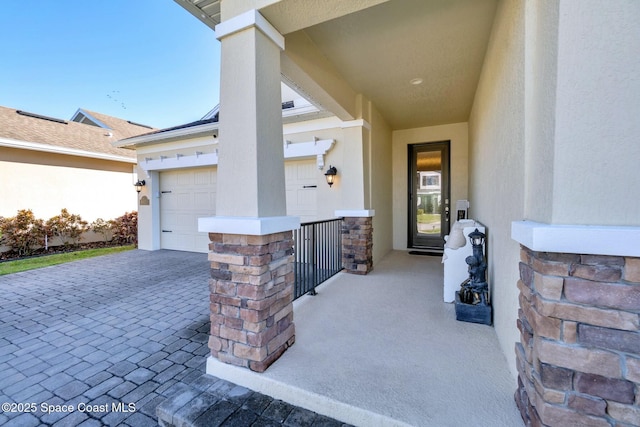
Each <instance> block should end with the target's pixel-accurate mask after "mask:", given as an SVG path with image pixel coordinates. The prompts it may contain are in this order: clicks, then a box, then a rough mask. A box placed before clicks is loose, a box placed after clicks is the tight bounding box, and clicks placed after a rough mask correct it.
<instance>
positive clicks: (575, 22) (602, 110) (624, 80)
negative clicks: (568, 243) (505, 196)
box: [553, 0, 640, 226]
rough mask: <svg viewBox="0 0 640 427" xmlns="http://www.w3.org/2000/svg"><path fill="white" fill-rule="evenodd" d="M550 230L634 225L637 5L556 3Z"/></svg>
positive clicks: (638, 179) (639, 174) (639, 58)
mask: <svg viewBox="0 0 640 427" xmlns="http://www.w3.org/2000/svg"><path fill="white" fill-rule="evenodd" d="M558 16H559V24H558V25H559V32H558V59H557V61H558V71H557V89H556V94H557V95H556V111H557V113H556V123H555V154H554V175H555V177H554V190H553V223H557V224H599V225H628V226H640V215H638V212H640V197H637V194H638V188H640V171H639V169H638V159H640V144H638V135H640V120H638V117H640V102H638V100H639V99H640V79H639V78H638V75H640V55H638V52H640V33H639V31H638V22H639V21H640V2H638V1H633V0H626V1H615V2H606V4H605V2H603V1H601V0H580V1H577V0H573V1H561V2H559V13H558Z"/></svg>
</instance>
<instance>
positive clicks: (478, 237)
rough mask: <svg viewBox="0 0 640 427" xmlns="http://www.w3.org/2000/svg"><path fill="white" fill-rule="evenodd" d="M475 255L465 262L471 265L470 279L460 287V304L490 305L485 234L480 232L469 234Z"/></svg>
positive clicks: (476, 230)
mask: <svg viewBox="0 0 640 427" xmlns="http://www.w3.org/2000/svg"><path fill="white" fill-rule="evenodd" d="M469 239H470V240H471V246H472V248H473V255H471V256H468V257H467V258H466V259H465V262H466V263H467V264H468V265H469V278H468V279H467V280H465V281H464V282H462V284H461V285H460V302H462V303H464V304H472V305H478V304H481V305H489V284H488V283H487V280H486V273H487V263H486V261H485V259H484V253H483V250H482V247H483V245H484V239H485V234H484V233H482V232H480V231H478V229H477V228H476V229H475V231H473V232H471V233H469Z"/></svg>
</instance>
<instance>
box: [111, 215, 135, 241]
mask: <svg viewBox="0 0 640 427" xmlns="http://www.w3.org/2000/svg"><path fill="white" fill-rule="evenodd" d="M109 222H110V223H111V224H112V229H113V240H115V241H116V242H117V243H120V244H123V245H124V244H128V243H138V212H135V211H134V212H127V213H125V214H124V215H122V216H121V217H119V218H116V219H112V220H111V221H109Z"/></svg>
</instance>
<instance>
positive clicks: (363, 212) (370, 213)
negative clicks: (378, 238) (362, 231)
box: [335, 209, 376, 218]
mask: <svg viewBox="0 0 640 427" xmlns="http://www.w3.org/2000/svg"><path fill="white" fill-rule="evenodd" d="M335 215H336V216H339V217H348V218H370V217H374V216H376V211H375V210H373V209H344V210H337V211H335Z"/></svg>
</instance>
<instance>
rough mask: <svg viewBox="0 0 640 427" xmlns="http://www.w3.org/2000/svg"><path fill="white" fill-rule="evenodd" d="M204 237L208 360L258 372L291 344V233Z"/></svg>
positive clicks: (292, 341)
mask: <svg viewBox="0 0 640 427" xmlns="http://www.w3.org/2000/svg"><path fill="white" fill-rule="evenodd" d="M209 238H210V240H211V245H210V246H211V253H210V254H209V260H210V261H211V280H210V281H209V288H210V291H211V336H210V338H209V348H210V349H211V355H212V356H213V357H216V358H217V359H218V360H220V361H221V362H225V363H230V364H233V365H237V366H243V367H246V368H249V369H251V370H253V371H257V372H263V371H264V370H265V369H267V367H268V366H269V365H270V364H271V363H273V362H274V361H275V360H276V359H277V358H278V357H280V355H281V354H282V353H284V351H285V350H286V349H287V348H289V346H291V345H293V343H294V341H295V333H294V332H295V328H294V325H293V304H292V302H293V283H294V273H293V267H292V265H293V264H292V262H293V240H292V233H291V231H287V232H283V233H274V234H269V235H265V236H246V235H239V234H221V233H210V234H209Z"/></svg>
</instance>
